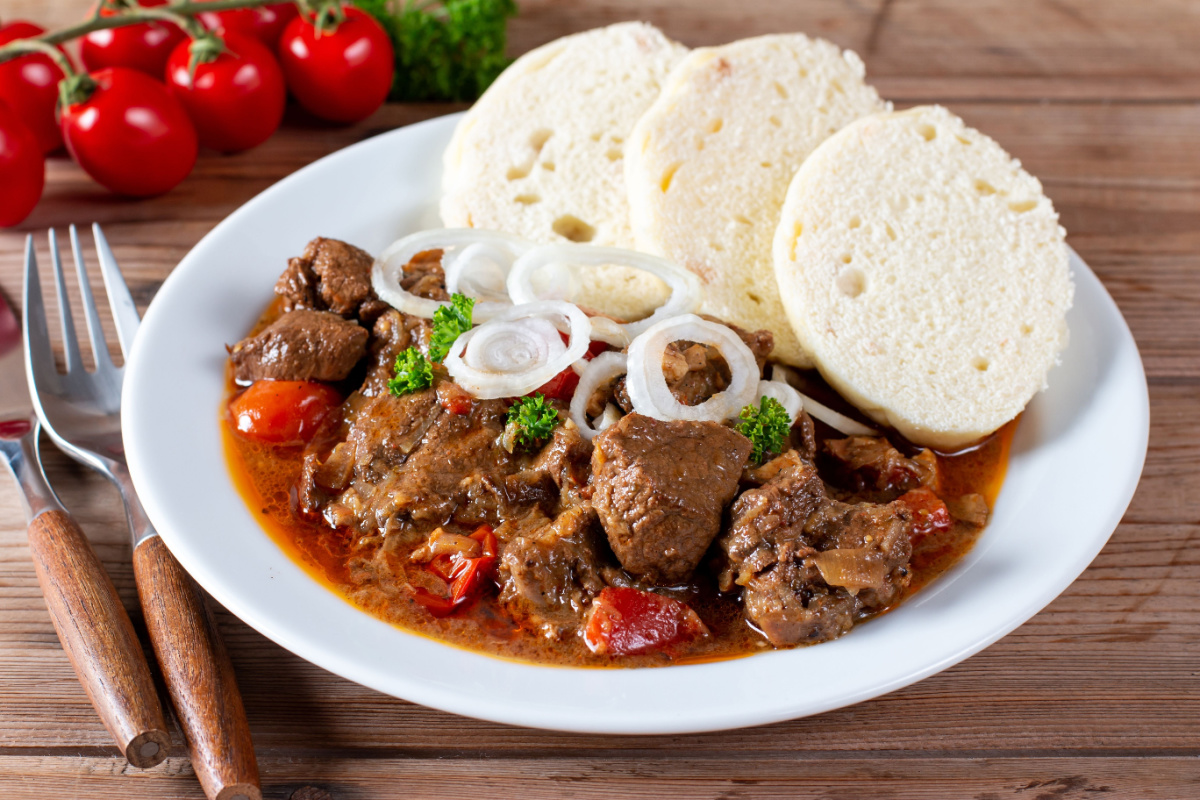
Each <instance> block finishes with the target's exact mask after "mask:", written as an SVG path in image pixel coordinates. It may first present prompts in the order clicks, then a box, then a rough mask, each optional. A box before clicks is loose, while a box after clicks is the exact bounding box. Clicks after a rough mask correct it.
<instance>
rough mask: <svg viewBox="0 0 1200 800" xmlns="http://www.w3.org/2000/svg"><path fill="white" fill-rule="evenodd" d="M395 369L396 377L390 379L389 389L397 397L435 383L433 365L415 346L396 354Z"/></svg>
mask: <svg viewBox="0 0 1200 800" xmlns="http://www.w3.org/2000/svg"><path fill="white" fill-rule="evenodd" d="M395 370H396V377H394V378H392V379H390V380H389V381H388V391H389V392H391V393H392V394H394V395H396V396H397V397H398V396H400V395H404V394H412V393H413V392H419V391H421V390H422V389H427V388H429V387H430V386H432V385H433V365H432V364H430V363H429V359H428V358H426V357H425V356H423V355H421V351H420V350H418V349H417V348H415V347H410V348H408V349H407V350H405V351H404V352H403V353H401V354H400V355H398V356H396V365H395Z"/></svg>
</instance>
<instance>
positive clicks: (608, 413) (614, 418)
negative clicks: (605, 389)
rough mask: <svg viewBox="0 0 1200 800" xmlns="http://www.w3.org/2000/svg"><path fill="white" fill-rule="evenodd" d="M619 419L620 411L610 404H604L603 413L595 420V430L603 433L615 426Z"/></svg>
mask: <svg viewBox="0 0 1200 800" xmlns="http://www.w3.org/2000/svg"><path fill="white" fill-rule="evenodd" d="M620 419H621V409H619V408H617V407H616V406H615V405H613V404H612V403H605V404H604V413H603V414H601V415H600V416H599V417H597V418H596V430H598V431H600V432H601V433H604V431H606V430H608V429H609V428H611V427H612V426H613V425H616V424H617V422H619V421H620Z"/></svg>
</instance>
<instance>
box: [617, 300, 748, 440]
mask: <svg viewBox="0 0 1200 800" xmlns="http://www.w3.org/2000/svg"><path fill="white" fill-rule="evenodd" d="M681 339H683V340H686V341H689V342H699V343H700V344H707V345H712V346H713V347H716V348H717V349H718V350H720V351H721V355H722V356H724V358H725V363H726V364H728V365H729V373H730V378H729V388H728V389H725V390H724V391H721V392H717V393H716V394H714V395H713V396H712V397H710V398H709V399H707V400H705V401H704V402H703V403H700V404H699V405H695V406H685V405H684V404H683V403H680V402H679V401H678V400H677V399H675V395H673V394H672V393H671V390H670V388H669V387H668V386H667V378H666V376H665V375H663V354H664V353H665V352H666V349H667V345H669V344H670V343H671V342H677V341H679V340H681ZM758 377H759V373H758V362H757V361H756V360H755V358H754V353H753V352H751V350H750V348H749V347H747V346H746V343H745V342H743V341H742V339H741V337H740V336H738V335H737V334H736V333H734V332H733V331H732V330H730V329H729V328H727V327H725V326H724V325H722V324H720V323H718V322H709V321H708V320H704V319H701V318H700V317H697V316H696V315H695V314H683V315H681V316H678V317H672V318H670V319H665V320H663V321H662V322H659V323H657V324H655V325H653V326H651V327H650V328H649V329H648V330H647V331H646V332H645V333H642V334H641V335H639V336H638V337H637V338H636V339H634V340H633V342H632V343H631V344H630V345H629V375H628V378H626V381H625V386H626V388H627V389H628V391H629V399H630V400H632V401H633V410H634V411H636V412H638V413H639V414H645V415H646V416H648V417H653V418H654V419H661V420H678V419H682V420H697V421H701V420H706V421H709V422H724V421H725V420H727V419H730V418H732V417H736V416H737V415H738V413H739V412H741V410H742V407H743V406H746V405H748V404H749V403H750V402H751V401H752V400H754V397H755V394H756V393H757V391H758Z"/></svg>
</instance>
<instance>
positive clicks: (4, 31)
mask: <svg viewBox="0 0 1200 800" xmlns="http://www.w3.org/2000/svg"><path fill="white" fill-rule="evenodd" d="M45 32H46V30H45V29H44V28H41V27H38V26H37V25H34V24H33V23H30V22H20V21H18V22H10V23H8V24H7V25H5V26H3V27H0V45H2V44H8V43H9V42H11V41H14V40H16V39H31V38H33V37H35V36H40V35H42V34H43V33H45ZM60 50H61V48H60ZM62 79H63V72H62V70H61V69H59V67H58V65H57V64H55V63H54V60H53V59H52V58H50V56H48V55H46V54H44V53H31V54H30V55H27V56H21V57H20V58H14V59H13V60H12V61H6V62H4V63H3V64H0V100H3V101H4V102H5V103H7V104H8V106H9V108H11V109H12V110H13V111H15V112H16V113H17V115H18V116H20V117H21V119H23V120H25V124H26V125H28V126H29V129H30V130H31V131H32V132H33V135H34V136H35V137H36V138H37V141H38V145H39V146H40V147H41V148H42V152H43V153H50V152H53V151H54V150H57V149H58V148H60V147H62V134H61V133H60V132H59V130H58V120H57V119H55V117H54V107H55V106H56V105H57V104H58V82H59V81H61V80H62Z"/></svg>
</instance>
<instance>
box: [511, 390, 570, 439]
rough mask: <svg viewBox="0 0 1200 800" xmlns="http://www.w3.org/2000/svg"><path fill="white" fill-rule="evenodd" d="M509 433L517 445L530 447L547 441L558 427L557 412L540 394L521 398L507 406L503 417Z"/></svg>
mask: <svg viewBox="0 0 1200 800" xmlns="http://www.w3.org/2000/svg"><path fill="white" fill-rule="evenodd" d="M505 422H507V423H508V426H507V427H508V428H509V431H505V435H506V436H507V435H508V433H509V432H510V431H511V433H512V434H513V437H512V438H514V439H515V440H516V442H517V443H518V444H522V445H525V446H526V447H532V446H534V445H536V444H537V443H538V442H540V441H542V440H544V439H549V438H550V434H552V433H554V428H555V427H556V426H557V425H558V412H557V411H556V410H555V409H554V407H553V406H551V405H550V404H549V403H547V402H546V397H545V396H544V395H542V394H535V395H533V396H532V397H522V398H520V399H519V400H517V402H515V403H513V404H512V405H511V406H509V409H508V416H507V417H505Z"/></svg>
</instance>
